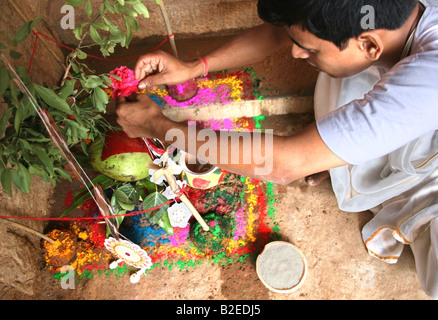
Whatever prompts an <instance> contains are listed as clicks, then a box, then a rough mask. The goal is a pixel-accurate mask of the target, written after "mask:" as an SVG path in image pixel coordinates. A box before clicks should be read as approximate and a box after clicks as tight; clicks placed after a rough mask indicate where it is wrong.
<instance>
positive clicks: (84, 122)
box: [0, 0, 173, 234]
mask: <svg viewBox="0 0 438 320" xmlns="http://www.w3.org/2000/svg"><path fill="white" fill-rule="evenodd" d="M155 2H156V3H157V4H159V3H160V1H159V0H156V1H155ZM66 4H67V5H71V6H73V7H79V6H81V7H83V9H84V12H85V14H86V16H87V17H88V18H89V21H87V22H84V23H82V24H81V25H79V26H78V27H76V28H75V29H74V30H73V33H74V35H75V37H76V39H77V40H78V41H79V43H78V45H77V47H76V48H75V51H74V52H72V53H71V54H69V55H68V56H67V57H66V65H67V67H66V70H65V73H64V77H63V78H62V79H61V84H60V85H59V86H54V87H48V86H46V85H44V84H38V83H34V82H33V81H32V80H31V79H30V77H29V75H28V74H27V71H26V70H25V69H24V68H22V67H20V66H15V69H16V71H17V74H18V76H19V77H20V79H21V80H22V81H23V82H24V84H25V86H26V87H27V89H28V90H29V91H30V94H31V96H32V97H33V98H34V99H35V101H34V102H35V103H36V105H37V106H38V107H41V108H42V109H44V110H47V112H48V113H49V115H50V116H51V117H52V118H53V120H54V122H55V124H56V125H57V126H58V128H59V129H60V131H61V134H62V136H63V137H64V138H65V140H66V143H67V145H68V147H69V148H70V150H74V153H75V157H76V159H77V160H78V161H79V162H81V159H85V161H82V165H83V166H85V165H86V161H87V156H88V146H87V142H92V141H94V139H95V138H97V137H99V136H103V134H104V133H105V132H106V131H107V130H109V129H114V128H112V127H111V126H110V125H109V124H108V123H107V122H106V121H105V120H104V118H103V114H104V113H105V112H106V105H107V104H108V102H109V98H108V93H107V92H106V91H105V89H107V88H108V87H109V86H110V85H111V79H110V77H109V74H101V75H96V74H94V71H92V70H90V68H89V67H88V66H87V64H86V59H87V54H86V53H85V51H84V50H85V49H86V48H89V47H91V46H99V48H100V51H101V53H102V55H103V56H104V57H106V56H109V55H110V54H111V53H113V52H114V49H115V47H116V46H117V45H120V46H122V47H124V48H128V46H129V44H130V42H131V39H132V32H133V31H138V29H139V26H138V22H137V18H138V17H139V16H142V17H144V18H148V17H149V11H148V9H147V8H146V6H145V5H144V4H143V2H142V0H126V1H125V0H103V2H102V4H101V5H100V7H99V9H98V10H97V12H93V6H92V1H91V0H68V1H66ZM117 15H118V16H120V17H121V18H122V19H121V21H123V25H122V26H119V25H117V24H116V23H115V22H114V20H115V19H114V18H115V17H116V16H117ZM40 20H41V18H38V19H36V20H33V21H29V22H26V23H25V24H24V25H23V26H22V27H21V28H20V29H19V30H18V31H17V32H16V34H15V35H14V37H12V38H10V37H9V36H8V35H5V33H0V35H4V38H5V39H6V42H5V43H4V42H0V54H3V53H4V52H7V53H8V55H9V56H10V57H11V58H12V59H14V60H16V59H19V58H20V57H21V56H22V55H21V53H20V52H19V51H18V49H17V46H19V45H20V44H21V43H23V42H24V41H25V40H26V39H27V37H28V36H29V34H30V32H31V30H32V28H33V27H34V26H35V25H36V24H37V23H38V22H39V21H40ZM119 21H120V19H119ZM87 35H89V36H90V38H91V39H92V41H93V43H92V44H91V45H83V40H84V38H85V37H86V36H87ZM111 76H112V77H114V78H118V77H117V76H115V75H111ZM0 100H1V102H4V103H6V104H7V106H8V108H7V109H6V112H5V113H4V114H3V115H2V116H1V119H0V182H1V186H2V188H3V189H4V190H5V191H6V192H7V193H8V194H9V195H10V196H12V186H13V185H15V186H16V187H17V188H18V189H19V190H20V191H22V192H24V193H28V192H29V191H30V186H31V176H32V175H39V176H41V177H42V179H43V181H45V182H50V183H52V184H53V185H55V184H56V183H57V182H58V181H59V180H60V179H68V180H70V181H71V177H70V175H69V173H68V172H67V171H66V170H65V166H66V159H64V157H63V154H62V153H61V151H60V150H59V149H58V148H57V147H56V146H55V144H54V143H53V141H52V140H51V139H50V137H49V136H48V134H47V130H46V128H45V126H44V124H43V123H42V121H41V119H40V118H39V116H38V114H37V112H36V110H35V106H34V105H33V104H32V101H30V100H29V98H28V96H27V95H26V94H25V93H24V92H22V91H21V90H20V89H19V88H17V87H16V84H15V83H14V80H13V77H12V75H11V74H10V73H9V71H8V69H7V68H6V66H4V65H2V64H0ZM92 183H93V184H94V185H100V186H101V187H102V189H103V190H107V192H108V191H109V193H110V194H111V195H110V203H111V206H112V207H113V208H114V214H116V215H123V214H124V213H126V212H128V211H131V210H134V209H135V208H136V206H137V205H138V203H139V200H141V199H144V202H143V205H142V206H143V209H147V208H154V207H156V206H159V205H162V207H161V208H159V209H157V210H153V211H148V212H146V213H145V214H146V216H147V218H148V219H149V220H150V221H151V222H152V223H157V224H158V225H160V226H161V227H163V228H164V229H165V230H166V231H167V232H169V233H171V234H172V233H173V229H172V226H171V225H170V221H169V217H168V215H167V208H168V207H169V205H168V204H166V202H167V199H166V198H165V197H164V196H163V195H162V194H161V191H162V190H157V186H156V185H155V184H154V183H152V182H150V181H149V180H148V179H145V180H141V181H137V182H130V183H127V182H121V181H116V180H113V179H111V178H109V177H107V176H105V175H102V174H101V175H98V176H97V177H95V178H94V179H93V180H92ZM88 189H90V190H91V184H90V185H89V186H88ZM88 189H87V188H84V189H82V190H80V191H79V192H77V193H76V194H75V195H74V199H73V203H72V204H71V206H69V207H68V208H67V209H66V210H65V211H64V212H63V213H62V214H61V217H63V216H66V215H68V214H69V213H71V211H72V210H73V209H74V208H76V207H78V206H81V205H82V204H83V203H84V201H86V200H87V199H89V198H90V197H91V194H90V192H89V191H88ZM163 204H164V205H163ZM115 221H116V223H117V226H120V224H121V223H122V221H123V217H117V218H116V219H115Z"/></svg>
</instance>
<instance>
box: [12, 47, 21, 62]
mask: <svg viewBox="0 0 438 320" xmlns="http://www.w3.org/2000/svg"><path fill="white" fill-rule="evenodd" d="M9 55H10V56H11V58H12V59H14V60H18V59H20V58H21V56H22V54H21V53H20V52H17V51H15V50H13V49H10V50H9Z"/></svg>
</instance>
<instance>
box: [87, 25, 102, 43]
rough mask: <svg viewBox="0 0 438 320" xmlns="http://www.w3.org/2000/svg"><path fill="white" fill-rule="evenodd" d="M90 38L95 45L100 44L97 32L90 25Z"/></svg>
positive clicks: (100, 40)
mask: <svg viewBox="0 0 438 320" xmlns="http://www.w3.org/2000/svg"><path fill="white" fill-rule="evenodd" d="M90 36H91V39H93V41H94V42H96V43H97V44H102V38H101V37H100V35H99V32H97V30H96V28H95V27H94V26H93V25H90Z"/></svg>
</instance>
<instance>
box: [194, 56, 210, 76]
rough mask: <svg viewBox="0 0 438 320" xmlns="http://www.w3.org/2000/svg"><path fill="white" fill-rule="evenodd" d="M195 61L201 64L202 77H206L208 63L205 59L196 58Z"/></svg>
mask: <svg viewBox="0 0 438 320" xmlns="http://www.w3.org/2000/svg"><path fill="white" fill-rule="evenodd" d="M196 59H197V60H199V61H201V62H202V66H203V67H204V73H203V74H202V76H203V77H206V76H207V75H208V62H207V59H205V58H204V57H198V58H196Z"/></svg>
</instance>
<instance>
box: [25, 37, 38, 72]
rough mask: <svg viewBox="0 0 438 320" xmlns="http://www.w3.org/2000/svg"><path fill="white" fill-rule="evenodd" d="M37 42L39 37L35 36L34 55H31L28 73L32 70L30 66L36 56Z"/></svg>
mask: <svg viewBox="0 0 438 320" xmlns="http://www.w3.org/2000/svg"><path fill="white" fill-rule="evenodd" d="M37 44H38V37H36V36H35V41H34V43H33V49H32V56H31V57H30V61H29V67H28V68H27V73H28V74H29V72H30V68H31V67H32V63H33V58H34V57H35V52H36V49H37Z"/></svg>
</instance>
